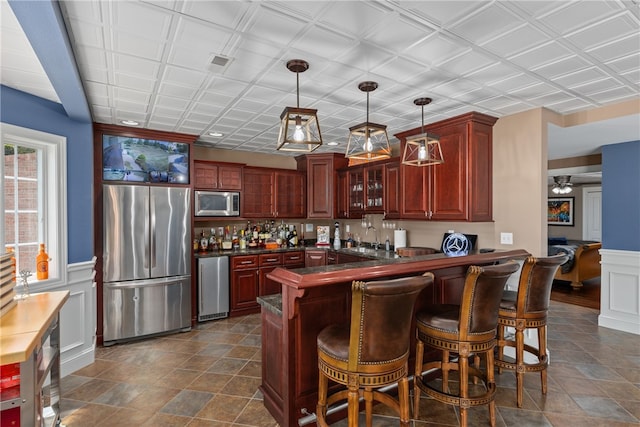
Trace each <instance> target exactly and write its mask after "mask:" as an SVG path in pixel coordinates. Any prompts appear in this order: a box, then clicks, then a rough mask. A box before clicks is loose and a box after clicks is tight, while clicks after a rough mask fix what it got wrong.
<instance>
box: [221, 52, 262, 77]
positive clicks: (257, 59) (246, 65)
mask: <svg viewBox="0 0 640 427" xmlns="http://www.w3.org/2000/svg"><path fill="white" fill-rule="evenodd" d="M273 63H274V59H273V58H271V57H269V56H266V55H261V54H258V53H254V52H249V51H246V50H242V49H238V51H237V52H236V56H235V57H234V60H233V61H231V63H230V64H229V65H227V70H226V71H225V76H229V77H230V78H233V79H234V80H239V81H244V82H253V81H254V79H256V78H257V79H260V77H261V74H262V73H263V72H264V71H265V69H267V68H269V66H270V65H272V64H273Z"/></svg>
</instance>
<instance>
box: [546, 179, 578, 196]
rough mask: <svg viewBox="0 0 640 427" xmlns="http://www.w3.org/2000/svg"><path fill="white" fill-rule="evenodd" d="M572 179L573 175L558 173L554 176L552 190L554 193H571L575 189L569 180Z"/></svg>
mask: <svg viewBox="0 0 640 427" xmlns="http://www.w3.org/2000/svg"><path fill="white" fill-rule="evenodd" d="M570 180H571V175H558V176H554V177H553V182H554V184H553V187H552V188H551V191H552V192H553V193H554V194H569V193H571V191H572V190H573V189H572V188H571V187H573V184H572V183H571V182H569V181H570Z"/></svg>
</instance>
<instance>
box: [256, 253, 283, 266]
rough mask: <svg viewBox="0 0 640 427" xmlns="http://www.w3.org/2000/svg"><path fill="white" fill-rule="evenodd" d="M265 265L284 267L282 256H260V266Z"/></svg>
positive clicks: (278, 254)
mask: <svg viewBox="0 0 640 427" xmlns="http://www.w3.org/2000/svg"><path fill="white" fill-rule="evenodd" d="M263 265H282V254H281V253H277V254H262V255H260V266H261V267H262V266H263Z"/></svg>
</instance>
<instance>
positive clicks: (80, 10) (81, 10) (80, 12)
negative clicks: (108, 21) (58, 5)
mask: <svg viewBox="0 0 640 427" xmlns="http://www.w3.org/2000/svg"><path fill="white" fill-rule="evenodd" d="M102 6H104V5H102V4H101V2H97V1H72V2H68V3H67V2H65V4H64V8H63V9H62V12H63V13H64V14H65V15H67V16H68V17H69V18H71V19H75V20H77V21H85V22H88V23H89V22H90V23H93V24H100V23H101V22H102V21H103V19H104V16H103V11H102Z"/></svg>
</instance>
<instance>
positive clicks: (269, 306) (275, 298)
mask: <svg viewBox="0 0 640 427" xmlns="http://www.w3.org/2000/svg"><path fill="white" fill-rule="evenodd" d="M258 304H260V305H261V306H262V307H263V308H264V309H266V310H269V311H271V312H272V313H274V314H277V315H278V316H282V294H273V295H263V296H261V297H258Z"/></svg>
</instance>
